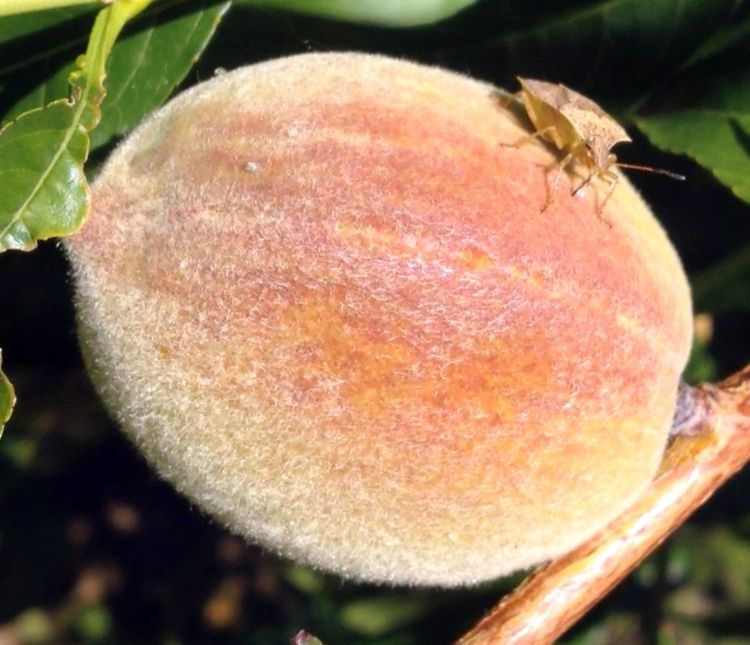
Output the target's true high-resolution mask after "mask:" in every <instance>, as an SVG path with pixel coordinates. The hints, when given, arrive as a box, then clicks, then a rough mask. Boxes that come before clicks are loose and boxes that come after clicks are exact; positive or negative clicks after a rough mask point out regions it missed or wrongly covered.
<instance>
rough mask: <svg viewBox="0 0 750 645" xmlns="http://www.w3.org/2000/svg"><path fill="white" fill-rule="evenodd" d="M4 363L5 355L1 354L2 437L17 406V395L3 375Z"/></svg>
mask: <svg viewBox="0 0 750 645" xmlns="http://www.w3.org/2000/svg"><path fill="white" fill-rule="evenodd" d="M2 363H3V354H2V352H0V437H1V436H2V434H3V429H4V428H5V424H6V423H8V419H10V415H11V414H12V412H13V406H14V405H15V404H16V394H15V392H14V391H13V386H12V385H11V383H10V381H9V380H8V377H7V376H5V374H4V373H3V370H2Z"/></svg>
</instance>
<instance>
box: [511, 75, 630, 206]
mask: <svg viewBox="0 0 750 645" xmlns="http://www.w3.org/2000/svg"><path fill="white" fill-rule="evenodd" d="M518 81H519V82H520V83H521V90H520V92H519V94H520V97H521V101H522V102H523V105H524V108H525V109H526V112H527V114H528V115H529V119H531V122H532V124H533V125H534V128H535V129H536V132H535V134H534V135H533V136H536V137H541V138H543V139H546V140H547V141H549V142H551V143H553V144H554V145H555V146H556V147H557V148H558V149H559V150H562V151H564V152H565V153H566V155H565V157H563V159H561V160H560V161H559V162H558V163H556V164H555V165H554V167H557V168H558V171H562V170H563V169H565V168H566V167H567V166H569V165H570V164H571V163H573V162H577V163H580V164H581V165H582V166H583V167H584V168H586V170H587V171H588V177H587V178H586V180H585V181H584V182H583V184H582V185H581V186H580V187H579V189H578V190H580V188H582V187H583V185H585V184H587V183H588V182H589V181H590V180H591V178H592V177H595V176H596V177H603V178H605V179H609V180H611V181H612V182H613V185H612V188H614V185H615V184H616V183H617V175H616V174H615V173H614V172H612V171H611V170H610V167H611V166H612V165H614V164H616V162H617V158H616V156H615V155H614V154H613V153H612V152H611V150H612V147H613V146H614V145H616V144H618V143H622V142H625V141H631V139H630V137H629V136H628V133H627V132H626V131H625V129H624V128H623V127H622V126H621V125H620V124H619V123H617V121H615V120H614V119H613V118H612V117H611V116H609V114H607V113H606V112H605V111H604V110H602V108H601V107H599V105H597V104H596V103H594V101H592V100H591V99H588V98H586V97H585V96H583V95H582V94H579V93H578V92H574V91H573V90H571V89H570V88H568V87H566V86H565V85H561V84H556V83H547V82H546V81H538V80H534V79H530V78H520V77H519V78H518ZM558 178H559V172H558ZM555 183H557V180H556V181H555ZM574 192H575V191H574ZM610 192H611V191H610ZM548 193H549V191H548ZM607 197H609V194H608V195H607ZM551 201H552V197H551V194H548V195H547V201H546V202H545V204H544V207H543V208H542V210H545V209H546V208H547V206H549V204H550V202H551ZM605 201H606V199H605ZM603 206H604V204H603V203H602V204H601V207H603Z"/></svg>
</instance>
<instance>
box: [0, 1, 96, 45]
mask: <svg viewBox="0 0 750 645" xmlns="http://www.w3.org/2000/svg"><path fill="white" fill-rule="evenodd" d="M94 9H96V5H95V4H91V5H88V6H79V7H65V8H64V9H51V10H48V11H38V12H34V13H21V14H18V15H14V16H3V17H0V44H3V43H6V42H9V41H12V40H17V39H19V38H23V37H25V36H29V35H31V34H34V33H37V32H40V31H43V30H45V29H50V28H52V27H57V26H59V25H61V24H63V23H66V22H68V21H69V20H72V19H74V18H78V17H80V16H82V15H84V14H87V13H92V11H93V10H94Z"/></svg>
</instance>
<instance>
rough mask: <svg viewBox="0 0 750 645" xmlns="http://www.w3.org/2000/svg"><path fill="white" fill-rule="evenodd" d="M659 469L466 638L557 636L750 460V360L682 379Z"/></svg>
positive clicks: (542, 641) (517, 640) (478, 644)
mask: <svg viewBox="0 0 750 645" xmlns="http://www.w3.org/2000/svg"><path fill="white" fill-rule="evenodd" d="M680 397H681V400H680V403H679V404H678V410H677V413H676V415H675V425H674V428H673V430H674V432H673V434H672V439H671V443H670V445H669V448H668V449H667V451H666V454H665V456H664V459H663V461H662V466H661V471H660V473H659V474H658V475H657V477H656V479H654V481H653V482H652V483H651V486H650V487H649V488H648V489H647V490H646V492H645V493H644V494H643V495H642V496H641V497H640V499H639V500H638V501H637V502H636V503H635V504H634V505H633V506H632V507H631V508H630V509H629V510H628V511H626V512H625V513H623V514H622V515H621V516H620V517H619V518H617V519H616V520H615V521H614V522H612V523H611V524H610V525H609V526H608V527H606V528H605V529H604V530H603V531H601V532H600V533H598V534H597V535H595V536H594V537H593V538H591V539H590V540H589V541H587V542H586V543H585V544H583V545H581V546H580V547H578V548H577V549H575V550H574V551H572V552H571V553H569V554H567V555H565V556H563V557H561V558H558V559H557V560H554V561H553V562H551V563H550V564H548V565H546V566H544V567H543V568H541V569H539V570H538V571H537V572H536V573H534V574H533V575H531V576H530V577H529V578H528V579H527V580H526V581H525V582H524V583H523V584H522V585H521V586H520V587H518V589H516V590H515V591H514V592H513V593H511V594H510V595H509V596H507V597H506V598H503V599H502V600H501V601H500V603H499V604H498V605H497V606H496V607H495V608H494V609H493V610H492V611H491V612H490V613H489V615H488V616H486V617H485V618H484V619H483V620H481V621H480V622H479V623H478V624H477V625H476V626H475V627H474V628H473V629H471V631H469V632H468V633H467V634H465V635H464V636H463V637H462V638H461V639H460V640H459V643H460V644H461V645H490V644H493V645H521V644H523V643H535V644H536V645H546V644H548V643H552V642H554V641H555V640H556V639H557V638H558V637H560V636H561V635H562V634H563V633H565V631H567V630H568V629H569V628H570V627H571V626H572V625H573V624H574V623H575V622H576V621H577V620H578V619H579V618H580V617H581V616H582V615H583V614H584V613H585V612H586V611H587V610H588V609H589V608H590V607H591V606H592V605H594V604H595V603H596V602H597V601H598V600H599V599H600V598H602V597H603V596H604V595H605V594H606V593H607V592H608V591H609V590H610V589H612V588H613V587H614V586H615V585H616V584H617V583H619V582H620V580H622V579H623V578H624V577H625V576H626V575H627V574H628V573H629V572H630V571H632V570H633V569H634V568H635V567H636V566H637V565H638V564H639V563H640V562H641V561H642V560H643V558H645V557H646V556H647V555H648V554H649V553H650V552H651V551H653V550H654V549H655V548H656V547H657V546H659V545H660V544H661V543H662V542H663V541H664V540H665V539H666V538H667V537H668V536H669V535H670V534H671V533H672V532H673V531H674V530H675V529H676V528H677V527H679V526H680V525H681V524H682V523H683V522H684V521H685V519H686V518H687V517H688V516H689V515H690V514H691V513H692V512H693V511H694V510H695V509H696V508H698V506H700V505H701V504H703V502H705V501H706V500H707V499H708V498H709V497H710V496H711V495H712V494H713V493H714V491H715V490H716V489H717V488H718V487H719V486H721V484H723V483H724V482H725V481H726V480H727V479H729V477H731V476H732V475H733V474H734V473H735V472H737V471H738V470H739V469H740V468H742V467H743V466H744V465H745V464H746V463H747V462H748V460H750V365H748V366H747V367H745V369H743V370H740V371H739V372H738V373H737V374H735V375H733V376H731V377H730V378H728V379H726V380H724V381H722V382H721V383H719V384H717V385H701V386H697V387H689V386H685V387H683V388H682V389H681V393H680Z"/></svg>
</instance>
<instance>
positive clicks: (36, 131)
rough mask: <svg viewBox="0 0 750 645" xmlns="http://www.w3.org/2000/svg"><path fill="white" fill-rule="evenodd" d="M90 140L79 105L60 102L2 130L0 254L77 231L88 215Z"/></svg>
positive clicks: (28, 114)
mask: <svg viewBox="0 0 750 645" xmlns="http://www.w3.org/2000/svg"><path fill="white" fill-rule="evenodd" d="M88 146H89V140H88V135H87V134H86V130H85V129H84V127H83V126H82V125H81V117H80V110H79V108H78V106H77V105H75V104H73V103H70V102H68V101H66V100H64V99H63V100H61V101H56V102H55V103H52V104H50V105H49V106H48V107H46V108H40V109H37V110H34V111H32V112H28V113H27V114H25V115H23V116H22V117H20V118H19V119H18V120H17V121H15V122H12V123H10V124H9V125H8V126H7V127H6V128H5V129H4V130H3V131H2V132H0V183H1V184H2V186H3V190H2V192H0V250H6V249H26V250H28V249H32V248H34V246H36V241H37V240H40V239H46V238H49V237H52V236H55V235H65V234H69V233H73V232H75V231H76V230H77V229H78V227H79V226H80V224H81V222H82V221H83V218H84V217H85V215H86V211H87V208H88V199H89V196H88V188H87V185H86V178H85V176H84V174H83V162H84V160H85V159H86V156H87V155H88Z"/></svg>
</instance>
